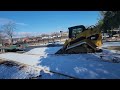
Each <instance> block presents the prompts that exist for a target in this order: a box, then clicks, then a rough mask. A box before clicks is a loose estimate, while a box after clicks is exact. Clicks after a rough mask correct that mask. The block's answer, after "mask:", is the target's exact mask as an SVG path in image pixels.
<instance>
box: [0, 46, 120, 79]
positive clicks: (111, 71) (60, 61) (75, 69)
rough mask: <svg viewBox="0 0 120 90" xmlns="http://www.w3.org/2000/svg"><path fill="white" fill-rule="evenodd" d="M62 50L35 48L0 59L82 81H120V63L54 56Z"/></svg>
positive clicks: (84, 56)
mask: <svg viewBox="0 0 120 90" xmlns="http://www.w3.org/2000/svg"><path fill="white" fill-rule="evenodd" d="M115 45H116V44H115ZM118 45H120V44H118ZM104 46H105V45H104ZM60 48H61V47H42V48H34V49H32V50H30V51H28V52H26V53H23V54H17V53H5V54H0V58H1V59H2V58H4V59H9V60H12V61H18V62H21V63H25V64H28V65H32V66H35V67H39V68H42V69H47V70H50V71H54V72H59V73H62V74H65V75H69V76H73V77H76V78H80V79H118V78H119V79H120V69H119V68H120V63H110V62H104V61H102V60H101V58H100V57H98V55H96V54H71V55H67V54H65V55H53V54H54V53H55V52H56V51H57V50H59V49H60ZM104 53H108V54H112V53H110V52H109V51H106V50H104ZM44 76H45V77H44V78H66V77H62V76H59V75H57V76H56V75H54V74H53V75H50V74H45V73H44Z"/></svg>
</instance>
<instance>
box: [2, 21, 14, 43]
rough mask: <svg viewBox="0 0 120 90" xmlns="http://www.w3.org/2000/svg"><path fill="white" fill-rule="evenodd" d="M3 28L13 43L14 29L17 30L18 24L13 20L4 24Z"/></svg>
mask: <svg viewBox="0 0 120 90" xmlns="http://www.w3.org/2000/svg"><path fill="white" fill-rule="evenodd" d="M2 30H3V32H4V33H5V34H6V36H7V37H8V38H9V39H10V40H11V44H13V36H14V31H15V30H16V24H15V23H13V22H9V23H7V24H5V25H3V26H2Z"/></svg>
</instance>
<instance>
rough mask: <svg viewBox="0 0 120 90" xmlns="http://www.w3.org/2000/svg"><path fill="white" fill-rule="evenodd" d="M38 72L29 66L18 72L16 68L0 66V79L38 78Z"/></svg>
mask: <svg viewBox="0 0 120 90" xmlns="http://www.w3.org/2000/svg"><path fill="white" fill-rule="evenodd" d="M39 72H40V71H39V70H37V69H36V68H32V67H29V66H28V67H25V68H23V69H21V70H19V68H18V67H17V66H13V67H8V66H5V65H0V79H29V78H31V77H36V76H38V75H39Z"/></svg>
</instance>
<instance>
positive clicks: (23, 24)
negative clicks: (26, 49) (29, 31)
mask: <svg viewBox="0 0 120 90" xmlns="http://www.w3.org/2000/svg"><path fill="white" fill-rule="evenodd" d="M16 24H18V25H22V26H26V25H28V24H25V23H16Z"/></svg>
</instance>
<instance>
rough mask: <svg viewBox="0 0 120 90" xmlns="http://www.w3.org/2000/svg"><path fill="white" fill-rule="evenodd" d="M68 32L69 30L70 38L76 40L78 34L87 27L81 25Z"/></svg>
mask: <svg viewBox="0 0 120 90" xmlns="http://www.w3.org/2000/svg"><path fill="white" fill-rule="evenodd" d="M68 30H69V38H76V36H77V35H78V34H80V33H81V32H83V31H85V30H86V29H85V26H83V25H79V26H73V27H69V28H68Z"/></svg>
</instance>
